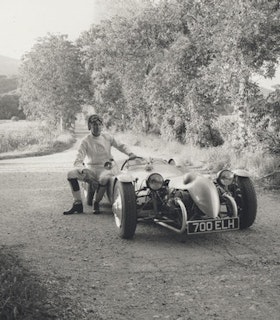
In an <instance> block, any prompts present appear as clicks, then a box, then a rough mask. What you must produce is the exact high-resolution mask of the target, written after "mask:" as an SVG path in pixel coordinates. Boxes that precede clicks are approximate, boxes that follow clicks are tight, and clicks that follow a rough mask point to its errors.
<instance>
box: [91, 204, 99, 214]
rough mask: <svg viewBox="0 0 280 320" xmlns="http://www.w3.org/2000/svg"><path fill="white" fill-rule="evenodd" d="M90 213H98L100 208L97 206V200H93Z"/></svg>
mask: <svg viewBox="0 0 280 320" xmlns="http://www.w3.org/2000/svg"><path fill="white" fill-rule="evenodd" d="M92 208H93V210H92V213H93V214H99V213H100V208H99V202H96V201H94V202H93V205H92Z"/></svg>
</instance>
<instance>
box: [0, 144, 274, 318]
mask: <svg viewBox="0 0 280 320" xmlns="http://www.w3.org/2000/svg"><path fill="white" fill-rule="evenodd" d="M73 158H74V151H73V150H69V151H66V152H63V153H61V154H58V155H52V156H44V157H38V158H26V159H14V160H6V161H0V181H1V182H0V189H1V190H0V194H1V205H0V206H1V223H0V243H1V244H2V245H7V246H13V248H16V250H17V252H18V253H19V254H20V256H21V258H22V259H23V260H24V261H25V263H26V264H27V265H28V267H29V268H30V270H31V271H32V272H33V271H34V272H35V273H36V274H38V276H39V277H40V279H41V281H42V283H43V284H45V285H46V287H47V288H48V290H49V307H47V309H48V312H49V313H48V315H49V316H46V318H48V317H49V318H50V319H54V318H58V319H97V320H98V319H115V320H119V319H135V320H140V319H141V320H142V319H143V320H146V319H148V320H149V319H170V320H173V319H174V320H175V319H177V320H179V319H181V320H182V319H184V320H185V319H189V320H195V319H223V320H225V319H230V320H233V319H238V320H241V319H244V320H245V319H246V320H248V319H260V320H263V319H267V320H269V319H270V320H279V319H280V305H279V296H280V236H279V227H280V226H279V223H280V214H279V209H280V200H279V195H277V194H273V193H265V192H263V191H260V190H259V191H258V201H259V210H258V216H257V219H256V222H255V224H254V225H253V227H252V228H251V229H250V230H246V231H234V232H229V233H222V234H209V235H202V236H197V237H190V238H188V239H187V241H186V242H185V243H182V242H180V241H179V238H178V236H176V235H175V234H173V233H172V232H171V231H169V230H167V229H163V228H161V227H159V226H158V227H155V226H150V225H141V224H139V225H138V226H137V230H136V235H135V237H134V239H133V240H130V241H126V240H122V239H120V238H118V236H117V235H116V232H115V226H114V222H113V217H112V214H111V213H110V210H109V209H108V210H107V211H106V212H105V213H103V214H102V215H98V216H94V215H92V214H91V208H90V207H85V211H86V212H85V213H84V214H80V215H72V216H64V215H62V212H63V210H64V209H67V208H68V207H69V206H70V205H71V201H72V200H71V195H70V190H69V186H68V183H67V181H66V178H65V177H66V172H67V170H68V169H69V168H71V167H72V161H73ZM55 306H56V307H57V308H60V309H59V310H60V311H61V312H60V314H52V313H51V310H55V309H54V307H55ZM53 312H54V311H53ZM38 320H39V319H38Z"/></svg>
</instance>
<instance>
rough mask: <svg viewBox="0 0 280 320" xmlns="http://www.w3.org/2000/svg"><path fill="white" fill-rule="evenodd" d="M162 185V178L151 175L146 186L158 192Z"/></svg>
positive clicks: (155, 174)
mask: <svg viewBox="0 0 280 320" xmlns="http://www.w3.org/2000/svg"><path fill="white" fill-rule="evenodd" d="M163 184H164V180H163V177H162V176H161V175H160V174H158V173H152V174H151V175H150V176H149V177H148V179H147V186H148V187H149V188H150V189H152V190H154V191H157V190H159V189H160V188H161V187H162V186H163Z"/></svg>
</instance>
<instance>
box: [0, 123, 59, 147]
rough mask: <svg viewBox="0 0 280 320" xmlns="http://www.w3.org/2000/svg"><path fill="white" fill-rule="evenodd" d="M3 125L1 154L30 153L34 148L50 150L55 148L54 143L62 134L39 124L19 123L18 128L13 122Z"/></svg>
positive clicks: (46, 125)
mask: <svg viewBox="0 0 280 320" xmlns="http://www.w3.org/2000/svg"><path fill="white" fill-rule="evenodd" d="M8 124H9V126H5V124H3V125H1V126H3V128H5V129H3V130H1V132H0V141H1V144H0V153H2V152H11V151H28V150H30V148H32V147H33V146H37V147H38V149H41V150H42V149H49V148H52V147H53V143H54V142H53V141H55V140H56V139H57V137H58V136H59V134H60V132H59V131H58V130H56V129H54V128H52V127H50V126H49V125H48V124H42V123H39V122H18V124H17V125H16V126H14V125H13V124H12V122H10V123H7V125H8ZM23 124H25V125H23Z"/></svg>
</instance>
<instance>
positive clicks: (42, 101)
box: [19, 34, 87, 124]
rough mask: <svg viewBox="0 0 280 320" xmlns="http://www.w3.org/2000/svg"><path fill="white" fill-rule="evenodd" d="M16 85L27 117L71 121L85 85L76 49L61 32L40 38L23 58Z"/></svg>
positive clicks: (78, 106)
mask: <svg viewBox="0 0 280 320" xmlns="http://www.w3.org/2000/svg"><path fill="white" fill-rule="evenodd" d="M19 87H20V92H21V96H20V106H21V108H22V109H23V111H24V113H25V114H26V115H27V116H28V117H29V118H31V119H38V118H40V119H46V120H48V121H49V122H51V123H53V124H57V123H59V121H60V119H63V122H64V123H66V124H67V123H71V121H69V119H71V118H73V117H74V115H75V114H76V113H77V112H78V111H79V110H80V106H81V103H82V102H83V99H84V98H85V93H86V88H87V81H86V78H85V75H84V69H83V66H82V64H81V61H80V54H79V51H78V49H77V48H76V47H75V46H74V45H73V44H72V43H71V42H70V41H68V40H67V37H66V36H64V35H61V36H55V35H50V34H49V35H48V36H46V37H45V38H42V39H40V40H39V41H38V43H36V44H35V45H34V47H33V48H32V51H31V52H29V53H28V54H26V55H25V56H24V58H23V62H22V67H21V70H20V83H19Z"/></svg>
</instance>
